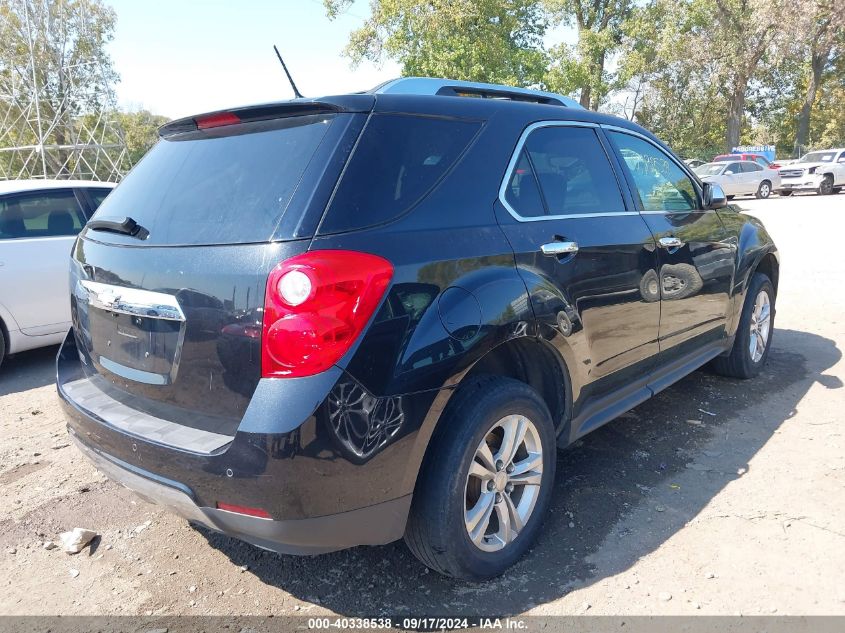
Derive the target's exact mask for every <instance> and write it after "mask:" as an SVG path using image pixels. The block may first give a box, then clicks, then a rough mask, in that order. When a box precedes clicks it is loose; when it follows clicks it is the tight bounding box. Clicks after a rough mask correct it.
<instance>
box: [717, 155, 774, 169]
mask: <svg viewBox="0 0 845 633" xmlns="http://www.w3.org/2000/svg"><path fill="white" fill-rule="evenodd" d="M735 160H750V161H753V162H755V163H757V164H759V165H760V166H762V167H771V166H772V161H770V160H769V159H768V158H766V157H765V156H762V155H760V154H719V155H718V156H714V157H713V160H712V161H710V162H712V163H722V162H725V161H735Z"/></svg>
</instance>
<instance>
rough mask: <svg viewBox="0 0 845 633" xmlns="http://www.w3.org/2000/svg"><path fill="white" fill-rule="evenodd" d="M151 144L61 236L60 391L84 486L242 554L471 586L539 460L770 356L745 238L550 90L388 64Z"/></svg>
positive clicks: (683, 171) (753, 234)
mask: <svg viewBox="0 0 845 633" xmlns="http://www.w3.org/2000/svg"><path fill="white" fill-rule="evenodd" d="M465 95H468V96H473V97H486V98H466V97H465ZM160 134H161V137H162V138H161V140H160V141H159V143H158V144H157V145H156V146H155V147H154V148H153V149H152V150H150V152H149V153H148V154H147V155H146V156H145V157H144V158H143V159H142V160H141V162H140V163H139V164H138V165H137V166H136V167H135V168H134V169H133V170H132V172H131V173H130V174H129V175H128V176H127V177H126V178H125V180H123V182H121V184H120V186H119V187H118V188H117V189H116V190H115V191H114V193H113V194H112V195H110V196H109V198H108V199H107V200H106V202H105V204H104V205H103V206H102V207H101V208H100V209H99V210H98V211H97V213H96V214H95V215H94V217H93V218H92V219H91V221H90V222H89V223H88V225H87V227H86V228H85V230H84V231H83V232H82V234H80V236H79V238H78V240H77V243H76V246H75V248H74V251H73V256H72V258H71V262H70V268H71V273H70V274H71V279H72V286H71V288H72V295H71V302H72V305H73V310H72V312H73V329H72V330H71V332H69V333H68V336H67V338H66V339H65V341H64V344H63V345H62V348H61V351H60V352H59V355H58V358H57V383H58V392H59V396H60V398H61V399H62V403H63V408H64V411H65V413H66V415H67V418H68V430H69V434H70V436H71V438H72V439H73V440H74V442H75V443H76V444H77V446H78V447H79V448H80V450H81V451H82V452H83V453H84V454H85V455H86V456H87V457H88V458H89V459H91V460H92V461H93V463H94V464H95V465H96V466H97V467H98V468H99V469H100V470H101V471H103V472H104V473H105V474H106V475H107V476H109V477H110V478H112V479H114V480H116V481H118V482H121V483H123V484H124V485H125V486H127V487H128V488H131V489H134V490H136V491H138V492H139V493H140V494H141V495H142V496H144V497H145V498H147V499H149V500H153V501H156V502H158V503H160V504H162V505H164V506H167V507H169V508H171V509H172V510H174V511H175V512H177V513H178V514H181V515H182V516H184V517H186V518H188V519H189V520H191V521H193V522H195V523H198V524H201V525H205V526H208V527H209V528H211V529H214V530H218V531H220V532H223V533H226V534H229V535H231V536H234V537H237V538H240V539H242V540H245V541H247V542H249V543H253V544H255V545H257V546H258V547H262V548H265V549H270V550H274V551H278V552H283V553H291V554H317V553H321V552H327V551H332V550H337V549H341V548H344V547H351V546H355V545H378V544H384V543H388V542H391V541H394V540H396V539H400V538H402V537H403V535H404V537H405V540H406V542H407V544H408V546H409V547H410V549H411V551H412V552H413V553H414V554H415V555H416V556H417V557H418V558H419V559H420V560H421V561H422V562H423V563H424V564H426V565H428V566H429V567H431V568H432V569H434V570H436V571H439V572H442V573H444V574H448V575H450V576H454V577H459V578H468V579H476V580H477V579H485V578H490V577H493V576H496V575H498V574H500V573H502V572H503V571H504V570H505V569H507V568H508V567H509V566H511V565H512V564H513V563H515V562H516V561H517V560H518V559H519V558H520V557H521V556H522V555H523V554H524V553H525V552H526V550H527V549H528V548H529V547H530V546H531V544H532V542H533V541H534V540H535V538H536V537H537V535H538V533H539V532H540V529H541V527H542V523H543V519H544V516H545V515H546V513H547V510H548V508H549V504H550V501H551V499H552V496H553V494H554V491H555V465H556V463H557V459H558V458H557V447H558V446H560V447H566V446H568V445H570V444H572V443H573V442H575V441H577V440H578V439H579V438H580V437H582V436H584V435H585V434H587V433H588V432H590V431H592V430H594V429H596V428H598V427H600V426H602V425H603V424H605V423H607V422H609V421H610V420H612V419H613V418H615V417H616V416H618V415H620V414H621V413H623V412H624V411H626V410H628V409H630V408H632V407H634V406H636V405H637V404H639V403H641V402H643V401H644V400H646V399H647V398H649V397H651V396H652V395H653V394H655V393H657V392H659V391H661V390H662V389H664V388H666V387H668V386H669V385H670V384H672V383H674V382H675V381H677V380H679V379H681V378H682V377H683V376H685V375H687V374H688V373H690V372H692V371H694V370H695V369H696V368H698V367H700V366H702V365H703V364H705V363H707V362H709V361H714V363H715V364H714V368H715V369H716V371H719V372H721V373H722V374H724V375H728V376H734V377H739V378H751V377H753V376H755V375H756V374H758V373H759V372H760V371H761V369H762V368H763V366H764V364H765V362H766V356H767V354H768V350H769V345H770V341H771V335H772V332H773V331H774V329H773V319H774V315H775V309H774V307H775V296H776V292H777V284H778V270H779V263H778V261H779V260H778V254H777V249H776V248H775V245H774V244H773V242H772V240H771V238H770V237H769V235H768V234H767V233H766V230H765V229H764V228H763V225H762V224H761V223H760V222H759V221H758V220H756V219H755V218H752V217H749V216H746V215H743V214H741V213H739V212H738V210H737V209H735V208H732V207H729V206H727V203H726V200H725V194H724V192H722V190H721V188H720V187H719V186H718V185H716V184H714V183H704V184H703V185H702V183H701V182H700V181H699V180H698V179H697V178H696V177H695V176H694V174H693V173H692V172H691V171H690V170H689V169H688V167H687V166H686V165H685V164H684V163H683V161H681V160H680V159H679V158H677V157H676V156H675V155H674V154H673V153H672V152H671V151H670V150H669V149H668V148H667V147H666V145H665V144H663V143H661V142H660V141H659V140H658V139H657V138H655V136H654V135H653V134H651V133H650V132H648V131H647V130H645V129H643V128H642V127H640V126H638V125H636V124H634V123H632V122H630V121H627V120H625V119H620V118H616V117H612V116H608V115H603V114H599V113H596V112H591V111H588V110H585V109H583V108H581V107H580V106H578V104H577V103H575V102H574V101H572V100H571V99H569V98H567V97H564V96H561V95H555V94H550V93H545V92H538V91H531V90H525V89H518V88H511V87H507V86H494V85H489V84H477V83H469V82H461V81H450V80H442V79H419V78H404V79H399V80H396V81H391V82H388V83H386V84H383V85H382V86H380V87H378V88H376V89H374V90H372V91H370V92H367V93H360V94H347V95H340V96H330V97H324V98H321V99H296V100H293V101H287V102H280V103H274V104H263V105H261V106H253V107H242V108H236V109H233V110H227V111H221V112H213V113H209V114H201V115H197V116H194V117H189V118H184V119H180V120H177V121H173V122H171V123H168V124H167V125H165V126H164V127H162V128H161V130H160ZM568 475H572V473H568ZM643 529H644V530H648V529H650V528H648V527H643Z"/></svg>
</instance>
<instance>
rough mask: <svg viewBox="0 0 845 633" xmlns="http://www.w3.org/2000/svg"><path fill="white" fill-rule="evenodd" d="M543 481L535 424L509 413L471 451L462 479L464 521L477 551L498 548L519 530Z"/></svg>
mask: <svg viewBox="0 0 845 633" xmlns="http://www.w3.org/2000/svg"><path fill="white" fill-rule="evenodd" d="M542 479H543V445H542V443H541V441H540V433H539V432H538V430H537V427H536V426H535V425H534V423H533V422H532V421H531V420H529V419H528V418H526V417H525V416H522V415H508V416H506V417H504V418H502V419H501V420H499V421H498V422H496V424H494V425H493V427H492V428H491V429H490V430H489V431H488V432H487V434H486V435H485V436H484V438H483V439H482V440H481V442H480V443H479V445H478V448H476V450H475V455H474V456H473V459H472V463H471V464H470V469H469V473H468V475H467V482H466V492H465V502H464V523H465V526H466V530H467V534H469V537H470V540H471V541H472V542H473V544H474V545H475V546H476V547H478V548H479V549H480V550H483V551H485V552H495V551H499V550H501V549H503V548H504V547H506V546H507V545H508V544H509V543H511V542H512V541H513V540H514V539H516V538H517V537H518V536H519V533H520V532H521V531H522V530H523V529H524V527H525V525H526V524H527V523H528V520H529V519H530V518H531V514H532V512H533V511H534V506H535V505H536V504H537V498H538V497H539V495H540V485H541V483H542Z"/></svg>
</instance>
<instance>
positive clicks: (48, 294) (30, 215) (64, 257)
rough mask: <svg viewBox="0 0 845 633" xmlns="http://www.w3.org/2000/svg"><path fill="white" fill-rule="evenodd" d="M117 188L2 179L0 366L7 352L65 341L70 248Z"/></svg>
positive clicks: (101, 184)
mask: <svg viewBox="0 0 845 633" xmlns="http://www.w3.org/2000/svg"><path fill="white" fill-rule="evenodd" d="M114 186H115V185H114V184H113V183H108V182H93V181H83V180H8V181H0V364H2V362H3V358H4V357H5V356H7V355H8V354H14V353H16V352H22V351H24V350H28V349H33V348H36V347H43V346H45V345H54V344H57V343H61V342H62V340H63V339H64V337H65V334H67V331H68V329H69V328H70V302H69V301H68V260H69V258H70V250H71V247H72V246H73V242H74V240H76V234H77V233H79V231H81V230H82V227H83V226H85V222H86V221H87V220H88V218H90V217H91V214H93V213H94V210H95V209H96V208H97V207H98V206H99V205H100V203H101V202H102V201H103V199H104V198H105V197H106V196H107V195H108V194H109V192H110V191H111V190H112V189H113V188H114Z"/></svg>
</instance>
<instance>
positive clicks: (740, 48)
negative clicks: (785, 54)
mask: <svg viewBox="0 0 845 633" xmlns="http://www.w3.org/2000/svg"><path fill="white" fill-rule="evenodd" d="M712 3H713V16H714V18H715V27H716V32H714V33H713V34H712V40H711V43H712V53H713V55H714V56H713V57H712V58H711V59H713V60H714V61H716V62H717V63H718V78H719V79H721V80H722V83H723V86H724V89H725V91H726V94H727V100H728V103H727V106H728V109H727V118H726V121H725V149H726V150H730V149H731V148H732V147H735V146H736V145H739V140H740V133H741V131H742V124H743V117H744V115H745V102H746V99H747V97H748V92H749V89H750V86H751V84H752V82H753V81H754V80H755V79H756V74H757V71H758V69H759V68H760V66H761V63H762V62H763V61H764V60H765V59H767V56H768V55H769V54H770V53H771V52H772V47H773V44H774V43H775V40H776V37H777V36H778V35H786V33H785V31H784V29H783V28H782V26H783V25H784V23H785V22H787V18H788V17H790V16H794V15H797V11H795V10H796V9H798V8H799V7H795V6H788V5H792V3H791V2H790V0H712Z"/></svg>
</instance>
